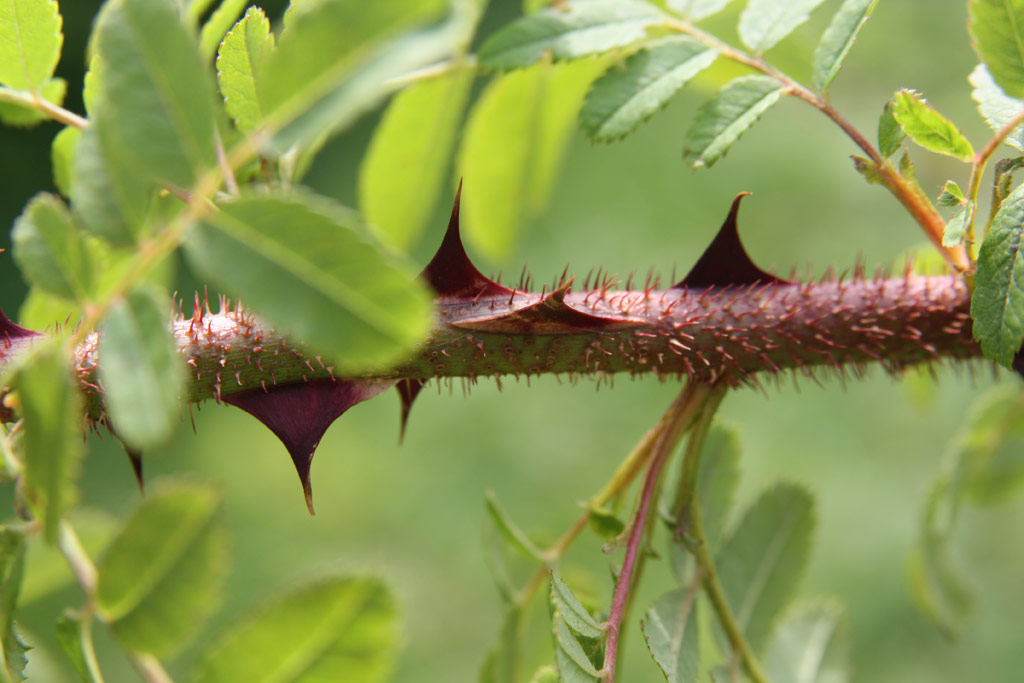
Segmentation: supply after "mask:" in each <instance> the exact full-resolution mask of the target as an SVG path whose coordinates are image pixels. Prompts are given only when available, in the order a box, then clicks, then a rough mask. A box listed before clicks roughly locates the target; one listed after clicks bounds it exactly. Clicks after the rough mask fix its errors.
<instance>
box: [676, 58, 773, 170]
mask: <svg viewBox="0 0 1024 683" xmlns="http://www.w3.org/2000/svg"><path fill="white" fill-rule="evenodd" d="M781 96H782V86H781V85H779V83H778V82H777V81H776V80H775V79H773V78H768V77H767V76H740V77H739V78H736V79H733V80H731V81H729V82H728V83H726V84H725V86H724V87H723V88H722V89H721V90H720V91H718V94H717V95H715V96H714V97H713V98H712V99H711V100H709V101H708V102H706V103H705V104H704V106H702V107H701V108H700V111H698V112H697V118H696V119H695V120H694V122H693V125H691V126H690V129H689V130H688V131H687V132H686V139H685V141H684V143H683V144H684V149H683V156H684V157H686V158H687V159H693V160H694V164H693V165H694V167H700V166H711V165H712V164H714V163H715V162H716V161H718V160H719V159H720V158H722V157H723V156H725V154H726V152H728V151H729V148H730V147H732V145H733V143H735V142H736V141H737V140H739V138H740V136H741V135H743V134H744V133H745V132H746V131H747V129H748V128H750V127H751V126H752V125H754V123H755V122H756V121H757V120H758V119H759V118H761V115H762V114H764V113H765V112H766V111H767V110H768V109H769V108H771V107H772V105H774V104H775V103H776V102H778V101H779V97H781Z"/></svg>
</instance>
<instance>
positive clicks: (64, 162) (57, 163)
mask: <svg viewBox="0 0 1024 683" xmlns="http://www.w3.org/2000/svg"><path fill="white" fill-rule="evenodd" d="M81 137H82V131H80V130H79V129H78V128H75V127H74V126H65V127H64V130H62V131H61V132H59V133H57V135H56V136H55V137H54V138H53V143H52V146H51V148H50V160H51V163H52V164H53V184H54V185H56V186H57V189H58V190H59V191H60V193H61V194H62V195H64V196H65V197H70V196H71V182H72V180H71V179H72V178H73V177H74V170H73V169H74V164H75V150H76V149H77V147H78V140H79V139H80V138H81Z"/></svg>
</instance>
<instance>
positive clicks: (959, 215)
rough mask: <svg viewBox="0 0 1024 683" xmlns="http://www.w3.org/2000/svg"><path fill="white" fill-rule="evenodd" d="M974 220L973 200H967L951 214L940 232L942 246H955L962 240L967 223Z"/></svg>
mask: <svg viewBox="0 0 1024 683" xmlns="http://www.w3.org/2000/svg"><path fill="white" fill-rule="evenodd" d="M972 220H974V202H972V201H968V202H967V203H966V204H965V205H964V207H963V208H962V209H960V210H959V211H957V212H956V213H954V214H953V217H952V218H950V219H949V221H948V222H947V223H946V229H945V230H944V231H943V232H942V246H944V247H955V246H957V245H959V244H961V243H962V242H963V241H964V233H965V232H966V230H967V226H968V224H969V223H970V222H971V221H972Z"/></svg>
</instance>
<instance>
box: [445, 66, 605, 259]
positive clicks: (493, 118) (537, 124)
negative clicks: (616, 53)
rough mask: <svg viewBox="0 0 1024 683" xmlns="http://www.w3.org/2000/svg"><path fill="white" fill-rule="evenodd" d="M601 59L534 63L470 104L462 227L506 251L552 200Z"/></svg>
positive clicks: (461, 163) (498, 254)
mask: <svg viewBox="0 0 1024 683" xmlns="http://www.w3.org/2000/svg"><path fill="white" fill-rule="evenodd" d="M602 66H604V63H603V62H602V61H600V60H577V61H574V62H566V63H562V64H554V65H552V64H548V63H541V64H536V65H534V66H532V67H530V68H528V69H522V70H519V71H513V72H510V73H507V74H503V75H501V76H498V77H497V78H495V79H493V80H492V81H491V82H490V83H489V84H488V86H487V88H486V89H485V90H484V92H483V94H482V95H481V96H480V99H478V100H477V102H476V104H475V105H474V106H473V108H472V109H471V110H470V113H469V119H468V121H467V123H466V132H465V133H464V135H463V138H462V145H461V147H460V149H459V152H458V160H457V164H456V165H457V168H458V171H459V172H458V175H460V176H462V177H464V178H466V185H465V189H464V191H463V194H462V213H461V215H462V221H463V224H462V226H463V235H465V236H466V238H467V239H468V240H469V241H470V242H472V243H473V244H474V245H475V246H476V247H477V248H479V249H480V250H481V251H483V252H484V253H485V254H486V255H487V256H488V257H489V258H491V259H495V260H497V259H500V258H502V257H504V256H506V255H507V254H508V253H509V251H511V249H512V247H513V245H515V243H516V240H517V238H518V236H519V233H520V231H521V229H522V227H523V224H524V223H525V222H526V221H528V220H529V219H531V218H533V217H534V216H536V215H537V214H538V213H539V212H540V210H541V209H542V208H543V207H544V206H545V204H546V202H547V197H548V194H549V192H550V190H551V187H552V185H553V184H554V180H555V174H556V172H557V170H558V167H559V165H560V163H561V159H562V155H563V153H564V150H565V146H566V143H567V142H568V139H569V134H570V133H571V132H572V125H573V122H574V121H575V118H576V114H577V113H578V111H579V107H580V104H581V103H582V101H583V95H584V93H585V92H586V90H587V88H588V87H589V85H590V83H591V82H592V81H593V80H594V78H595V77H596V76H597V74H598V72H599V70H600V69H601V68H602Z"/></svg>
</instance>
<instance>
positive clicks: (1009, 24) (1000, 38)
mask: <svg viewBox="0 0 1024 683" xmlns="http://www.w3.org/2000/svg"><path fill="white" fill-rule="evenodd" d="M967 9H968V14H969V19H968V21H967V28H968V31H969V32H970V34H971V45H972V46H973V47H974V51H975V52H977V53H978V58H979V59H980V60H981V61H982V62H984V63H985V64H986V65H987V66H988V70H989V72H990V73H991V74H992V78H994V79H995V82H996V83H998V84H999V87H1000V88H1002V89H1003V92H1005V93H1006V94H1007V95H1009V96H1010V97H1016V98H1018V99H1021V98H1024V4H1022V3H1020V2H1016V1H1013V0H1011V1H1007V0H970V2H968V3H967Z"/></svg>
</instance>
